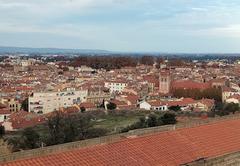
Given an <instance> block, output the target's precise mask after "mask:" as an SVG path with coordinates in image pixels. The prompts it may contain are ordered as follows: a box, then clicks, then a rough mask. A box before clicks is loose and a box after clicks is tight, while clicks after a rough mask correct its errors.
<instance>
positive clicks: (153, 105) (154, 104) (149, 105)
mask: <svg viewBox="0 0 240 166" xmlns="http://www.w3.org/2000/svg"><path fill="white" fill-rule="evenodd" d="M139 107H140V109H144V110H152V111H167V110H168V106H167V105H166V104H164V103H161V102H160V101H149V102H147V101H143V102H141V103H140V104H139Z"/></svg>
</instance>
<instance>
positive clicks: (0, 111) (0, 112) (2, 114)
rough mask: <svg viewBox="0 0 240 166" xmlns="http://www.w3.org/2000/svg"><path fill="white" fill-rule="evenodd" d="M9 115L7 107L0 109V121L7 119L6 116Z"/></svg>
mask: <svg viewBox="0 0 240 166" xmlns="http://www.w3.org/2000/svg"><path fill="white" fill-rule="evenodd" d="M10 115H11V112H10V110H9V109H7V108H2V109H0V123H1V122H4V121H5V120H7V118H8V117H9V116H10Z"/></svg>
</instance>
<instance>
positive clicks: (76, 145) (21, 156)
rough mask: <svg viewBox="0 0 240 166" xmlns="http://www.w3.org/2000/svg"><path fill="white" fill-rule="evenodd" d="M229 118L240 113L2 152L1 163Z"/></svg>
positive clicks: (234, 117)
mask: <svg viewBox="0 0 240 166" xmlns="http://www.w3.org/2000/svg"><path fill="white" fill-rule="evenodd" d="M229 119H240V114H235V115H229V116H224V117H217V118H211V119H205V120H196V121H193V122H189V123H185V124H176V125H166V126H159V127H152V128H144V129H137V130H132V131H129V132H127V133H121V134H115V135H108V136H104V137H99V138H93V139H88V140H83V141H77V142H71V143H65V144H61V145H54V146H48V147H43V148H38V149H33V150H26V151H20V152H15V153H12V154H8V155H1V154H0V163H1V162H6V161H12V160H17V159H24V158H31V157H36V156H43V155H47V154H51V153H55V152H61V151H67V150H71V149H77V148H84V147H89V146H94V145H99V144H108V143H113V142H116V141H119V140H122V139H126V138H128V137H130V136H141V135H146V134H153V133H157V132H163V131H170V130H175V129H179V128H188V127H194V126H199V125H204V124H209V123H214V122H218V121H223V120H229Z"/></svg>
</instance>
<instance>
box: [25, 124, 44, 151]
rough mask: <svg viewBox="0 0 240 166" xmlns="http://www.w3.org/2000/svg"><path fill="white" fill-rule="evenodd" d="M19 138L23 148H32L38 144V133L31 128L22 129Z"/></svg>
mask: <svg viewBox="0 0 240 166" xmlns="http://www.w3.org/2000/svg"><path fill="white" fill-rule="evenodd" d="M20 139H21V140H22V145H21V147H22V148H23V149H34V148H38V147H39V146H40V135H39V134H38V133H37V132H36V131H35V130H33V129H32V128H26V129H24V130H23V133H22V136H21V138H20Z"/></svg>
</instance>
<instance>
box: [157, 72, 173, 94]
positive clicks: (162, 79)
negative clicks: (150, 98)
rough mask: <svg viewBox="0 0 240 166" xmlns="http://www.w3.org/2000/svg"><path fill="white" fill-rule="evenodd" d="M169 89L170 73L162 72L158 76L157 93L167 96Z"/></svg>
mask: <svg viewBox="0 0 240 166" xmlns="http://www.w3.org/2000/svg"><path fill="white" fill-rule="evenodd" d="M170 89H171V73H170V71H169V70H162V71H160V74H159V93H161V94H167V93H169V92H170Z"/></svg>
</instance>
